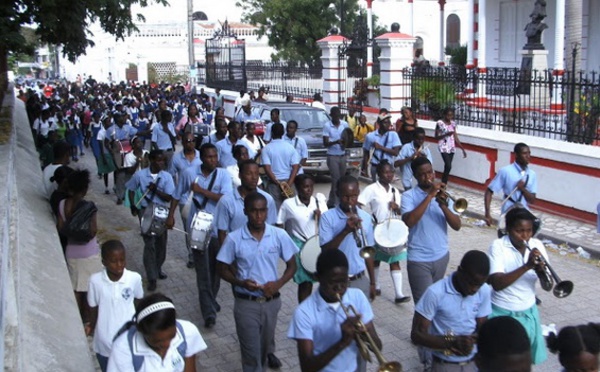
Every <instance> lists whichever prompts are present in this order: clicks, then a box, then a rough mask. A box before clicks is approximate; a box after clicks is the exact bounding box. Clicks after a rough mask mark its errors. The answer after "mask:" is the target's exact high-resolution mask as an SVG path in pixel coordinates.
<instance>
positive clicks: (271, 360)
mask: <svg viewBox="0 0 600 372" xmlns="http://www.w3.org/2000/svg"><path fill="white" fill-rule="evenodd" d="M267 365H268V366H269V368H271V369H279V368H281V361H280V360H279V358H277V357H276V356H275V354H273V353H270V354H268V355H267Z"/></svg>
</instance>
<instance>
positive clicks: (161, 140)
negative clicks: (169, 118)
mask: <svg viewBox="0 0 600 372" xmlns="http://www.w3.org/2000/svg"><path fill="white" fill-rule="evenodd" d="M167 129H168V131H169V133H170V134H171V135H169V134H167V133H165V131H164V130H163V126H162V124H160V123H157V124H155V125H154V126H153V128H152V139H151V141H152V143H155V144H156V148H158V149H159V150H163V151H164V152H165V161H166V164H167V166H169V165H170V164H171V159H172V158H173V151H174V145H173V141H171V138H175V136H176V135H175V126H174V125H173V123H169V124H167Z"/></svg>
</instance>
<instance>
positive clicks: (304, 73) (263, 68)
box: [246, 61, 323, 100]
mask: <svg viewBox="0 0 600 372" xmlns="http://www.w3.org/2000/svg"><path fill="white" fill-rule="evenodd" d="M246 76H247V77H248V85H247V90H249V91H255V92H256V91H258V89H259V88H261V87H265V88H268V89H269V94H270V95H273V94H274V95H278V96H281V97H287V96H288V95H291V96H292V97H294V99H296V100H298V99H312V97H313V95H314V94H315V93H321V91H322V89H323V81H322V77H323V69H322V67H321V66H317V67H309V66H304V65H301V64H295V63H286V62H262V61H249V62H248V63H246Z"/></svg>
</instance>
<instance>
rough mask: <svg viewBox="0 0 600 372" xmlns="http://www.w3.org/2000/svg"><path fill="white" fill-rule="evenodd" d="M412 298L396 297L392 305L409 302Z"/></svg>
mask: <svg viewBox="0 0 600 372" xmlns="http://www.w3.org/2000/svg"><path fill="white" fill-rule="evenodd" d="M411 299H412V298H411V297H410V296H404V297H398V298H396V299H395V300H394V303H397V304H403V303H406V302H410V300H411Z"/></svg>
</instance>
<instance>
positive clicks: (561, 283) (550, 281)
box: [523, 240, 574, 298]
mask: <svg viewBox="0 0 600 372" xmlns="http://www.w3.org/2000/svg"><path fill="white" fill-rule="evenodd" d="M523 245H524V246H525V248H527V249H528V250H529V252H532V251H533V250H532V249H531V247H530V246H529V244H527V242H526V241H525V240H523ZM536 261H538V262H541V263H542V264H543V266H544V271H543V272H540V271H538V270H536V274H537V276H538V277H539V278H540V285H541V286H542V289H543V290H545V291H550V290H551V289H552V287H554V290H553V291H552V293H553V294H554V296H556V297H558V298H563V297H567V296H568V295H570V294H571V292H573V287H574V284H573V282H572V281H570V280H560V277H559V276H558V274H556V271H554V269H552V266H550V264H549V263H548V261H546V259H545V258H544V256H542V255H540V256H537V257H536ZM554 283H556V285H554Z"/></svg>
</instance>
